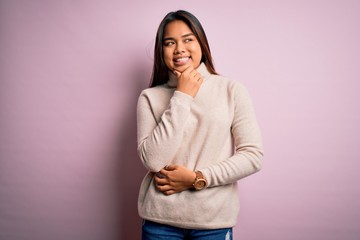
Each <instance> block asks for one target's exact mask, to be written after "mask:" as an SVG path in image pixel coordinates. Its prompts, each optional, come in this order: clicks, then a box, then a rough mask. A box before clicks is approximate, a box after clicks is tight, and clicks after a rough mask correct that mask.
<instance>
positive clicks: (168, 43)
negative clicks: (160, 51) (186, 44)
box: [164, 42, 174, 46]
mask: <svg viewBox="0 0 360 240" xmlns="http://www.w3.org/2000/svg"><path fill="white" fill-rule="evenodd" d="M173 44H174V42H164V46H171V45H173Z"/></svg>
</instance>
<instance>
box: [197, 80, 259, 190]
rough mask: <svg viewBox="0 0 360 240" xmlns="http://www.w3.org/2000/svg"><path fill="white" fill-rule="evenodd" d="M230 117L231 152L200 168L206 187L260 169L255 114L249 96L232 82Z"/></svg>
mask: <svg viewBox="0 0 360 240" xmlns="http://www.w3.org/2000/svg"><path fill="white" fill-rule="evenodd" d="M233 93H234V94H233V96H230V97H231V98H232V99H231V101H234V117H233V121H232V125H231V133H232V137H233V140H234V145H235V146H234V147H235V153H234V155H233V156H231V157H230V158H228V159H226V160H224V161H221V162H219V163H216V164H213V165H210V166H209V167H207V168H204V169H200V170H201V171H202V172H203V174H204V176H205V177H206V179H207V180H208V184H209V185H208V186H209V187H214V186H219V185H226V184H230V183H234V182H236V181H237V180H239V179H241V178H244V177H246V176H249V175H251V174H253V173H255V172H257V171H259V170H260V169H261V166H262V158H263V147H262V140H261V133H260V129H259V126H258V123H257V120H256V117H255V112H254V109H253V105H252V102H251V99H250V97H249V94H248V91H247V90H246V88H245V87H244V86H243V85H241V84H239V83H236V84H235V85H234V91H233Z"/></svg>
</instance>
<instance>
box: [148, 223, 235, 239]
mask: <svg viewBox="0 0 360 240" xmlns="http://www.w3.org/2000/svg"><path fill="white" fill-rule="evenodd" d="M180 239H183V240H185V239H186V240H232V239H233V238H232V228H221V229H207V230H194V229H186V228H178V227H173V226H169V225H165V224H160V223H155V222H152V221H148V220H144V223H143V226H142V240H180Z"/></svg>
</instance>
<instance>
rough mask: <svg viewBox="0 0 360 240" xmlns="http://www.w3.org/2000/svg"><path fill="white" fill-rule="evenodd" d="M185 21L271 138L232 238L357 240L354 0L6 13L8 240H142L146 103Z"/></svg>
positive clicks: (90, 4)
mask: <svg viewBox="0 0 360 240" xmlns="http://www.w3.org/2000/svg"><path fill="white" fill-rule="evenodd" d="M177 9H186V10H189V11H190V12H192V13H194V14H195V15H196V16H197V17H198V18H199V20H200V21H201V22H202V24H203V26H204V28H205V31H206V33H207V35H208V38H209V42H210V47H211V49H212V52H213V57H214V59H215V66H216V69H217V71H218V72H220V73H221V74H222V75H225V76H228V77H231V78H233V79H236V80H237V81H240V82H242V83H243V84H245V85H246V86H247V87H248V89H249V91H250V94H251V96H252V98H253V102H254V105H255V110H256V112H257V115H258V120H259V123H260V126H261V129H262V132H263V138H264V144H265V158H264V167H263V170H262V171H261V172H259V173H257V174H256V175H253V176H251V177H249V178H247V179H243V180H241V181H240V186H239V188H240V191H241V214H240V216H239V222H238V225H237V226H236V227H235V228H234V235H235V238H234V239H252V240H263V239H264V240H265V239H266V240H268V239H274V240H275V239H276V240H289V239H291V240H298V239H299V240H300V239H301V240H308V239H327V240H335V239H336V240H338V239H341V240H350V239H354V240H355V239H359V238H360V225H359V223H360V199H359V198H360V187H359V186H358V184H359V182H360V174H359V173H358V169H359V167H360V141H359V139H358V138H359V136H360V124H359V122H360V107H359V103H360V96H359V93H358V92H359V89H360V44H359V43H360V14H359V12H360V2H359V1H356V0H354V1H351V0H341V1H340V0H338V1H332V0H330V1H326V0H323V1H321V0H312V1H304V0H295V1H285V0H277V1H266V0H255V1H254V0H251V1H250V0H248V1H239V0H233V1H213V2H211V3H210V1H205V0H197V1H168V0H162V1H160V0H157V1H138V0H136V1H128V3H124V1H115V0H114V1H100V0H99V1H45V0H44V1H40V0H39V1H37V0H33V1H26V0H23V1H20V0H17V1H12V0H0V120H1V121H0V239H4V240H15V239H16V240H20V239H21V240H22V239H27V240H39V239H71V240H72V239H90V240H91V239H96V240H100V239H101V240H103V239H107V240H110V239H140V228H141V220H140V219H139V217H138V215H137V209H136V201H137V193H138V188H139V184H140V182H141V180H142V177H143V176H144V174H145V169H144V168H143V166H142V165H141V163H140V160H139V159H138V157H137V154H136V116H135V108H136V101H137V97H138V94H139V93H140V91H141V90H142V89H144V88H146V87H147V85H148V82H149V78H150V73H151V64H152V51H153V44H154V37H155V32H156V29H157V27H158V24H159V22H160V20H161V19H162V18H163V17H164V15H165V14H166V13H167V12H169V11H172V10H177Z"/></svg>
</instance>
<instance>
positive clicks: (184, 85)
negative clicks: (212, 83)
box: [174, 66, 203, 97]
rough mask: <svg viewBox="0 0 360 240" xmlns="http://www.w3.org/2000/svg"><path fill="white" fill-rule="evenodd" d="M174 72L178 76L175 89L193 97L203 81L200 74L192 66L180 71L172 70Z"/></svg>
mask: <svg viewBox="0 0 360 240" xmlns="http://www.w3.org/2000/svg"><path fill="white" fill-rule="evenodd" d="M174 74H175V75H176V77H177V78H178V85H177V90H178V91H180V92H183V93H186V94H188V95H190V96H192V97H195V96H196V94H197V93H198V91H199V89H200V86H201V84H202V82H203V79H202V77H201V74H200V73H199V72H198V71H197V70H196V69H194V68H193V67H192V66H190V67H188V68H187V69H185V71H184V72H182V73H181V72H178V71H176V70H174Z"/></svg>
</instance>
